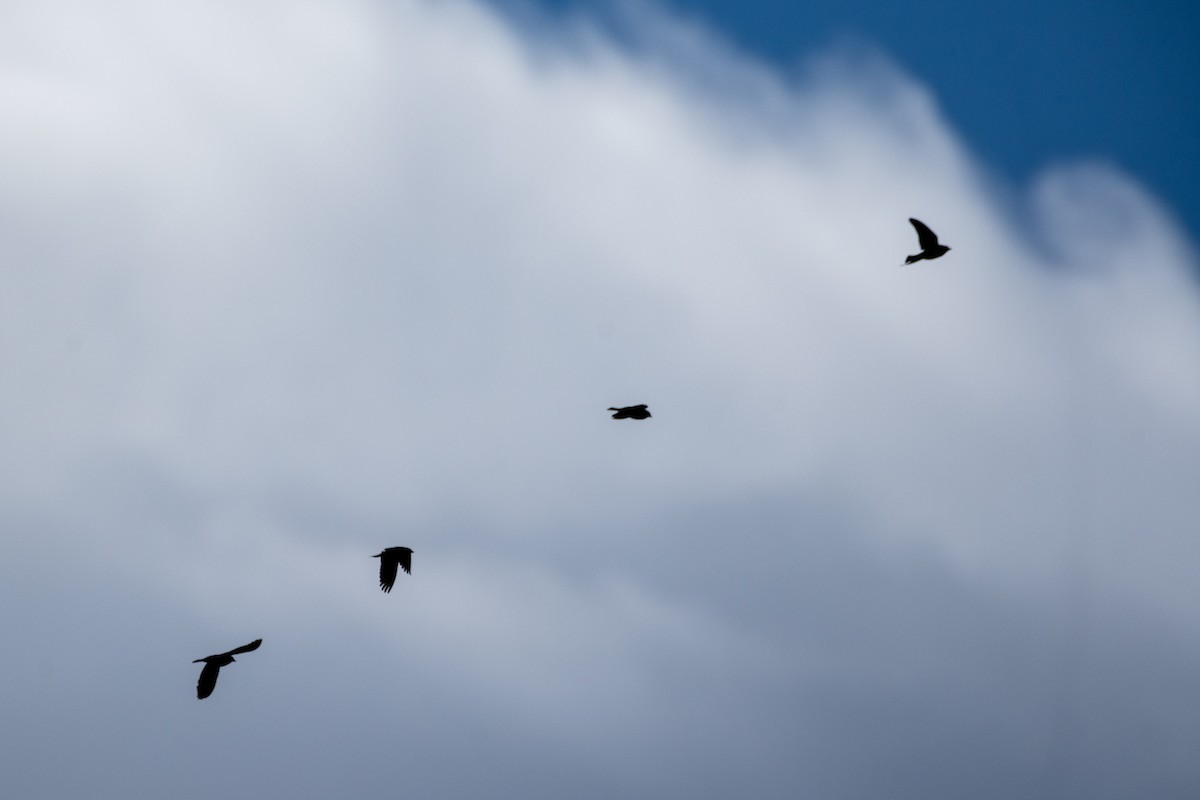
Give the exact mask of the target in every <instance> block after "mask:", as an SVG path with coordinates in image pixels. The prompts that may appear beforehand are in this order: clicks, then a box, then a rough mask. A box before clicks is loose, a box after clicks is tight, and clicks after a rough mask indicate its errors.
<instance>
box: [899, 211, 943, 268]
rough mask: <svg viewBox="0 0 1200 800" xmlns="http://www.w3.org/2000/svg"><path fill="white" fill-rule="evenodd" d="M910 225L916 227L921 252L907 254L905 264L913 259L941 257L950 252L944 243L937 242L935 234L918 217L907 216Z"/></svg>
mask: <svg viewBox="0 0 1200 800" xmlns="http://www.w3.org/2000/svg"><path fill="white" fill-rule="evenodd" d="M908 221H909V222H911V223H912V226H913V227H914V228H916V229H917V242H918V244H920V245H921V252H919V253H917V254H916V255H915V256H909V257H908V258H906V259H904V263H905V264H911V263H913V262H914V261H920V260H921V259H923V258H941V257H942V256H944V255H946V253H949V252H950V248H949V247H947V246H946V245H944V244H939V243H938V238H937V234H936V233H934V232H933V231H931V230H930V229H929V226H928V225H926V224H925V223H924V222H921V220H919V219H913V218H912V217H909V218H908Z"/></svg>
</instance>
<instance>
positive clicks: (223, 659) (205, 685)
mask: <svg viewBox="0 0 1200 800" xmlns="http://www.w3.org/2000/svg"><path fill="white" fill-rule="evenodd" d="M260 644H262V639H255V640H254V641H253V642H251V643H250V644H244V645H242V646H241V647H235V648H233V649H232V650H230V651H229V652H228V653H221V654H220V655H215V656H205V657H204V658H197V659H196V660H195V661H193V662H192V663H193V664H199V663H200V662H201V661H203V662H204V669H202V670H200V681H199V682H198V683H197V684H196V697H197V698H198V699H200V700H203V699H204V698H206V697H208V696H209V695H210V694H212V693H213V689H215V688H217V674H218V673H220V671H221V667H227V666H229V665H230V664H232V663H233V662H234V661H236V660H237V659H235V658H234V656H236V655H238V654H240V653H249V652H250V651H251V650H257V649H258V646H259V645H260Z"/></svg>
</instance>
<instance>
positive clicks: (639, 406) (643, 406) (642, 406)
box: [627, 403, 646, 411]
mask: <svg viewBox="0 0 1200 800" xmlns="http://www.w3.org/2000/svg"><path fill="white" fill-rule="evenodd" d="M639 408H640V409H641V410H642V411H645V410H646V404H645V403H639V404H638V405H636V406H630V407H629V408H628V409H627V410H629V411H634V410H636V409H639Z"/></svg>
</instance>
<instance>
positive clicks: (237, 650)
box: [225, 639, 262, 656]
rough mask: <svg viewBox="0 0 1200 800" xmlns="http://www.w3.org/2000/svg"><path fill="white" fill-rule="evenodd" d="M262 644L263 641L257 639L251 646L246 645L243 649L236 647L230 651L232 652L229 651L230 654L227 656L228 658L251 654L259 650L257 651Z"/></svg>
mask: <svg viewBox="0 0 1200 800" xmlns="http://www.w3.org/2000/svg"><path fill="white" fill-rule="evenodd" d="M260 644H262V639H255V640H254V641H253V642H251V643H250V644H244V645H242V646H241V647H235V648H233V649H232V650H230V651H229V652H228V653H226V654H225V655H227V656H236V655H237V654H238V653H249V652H250V651H251V650H257V649H258V646H259V645H260Z"/></svg>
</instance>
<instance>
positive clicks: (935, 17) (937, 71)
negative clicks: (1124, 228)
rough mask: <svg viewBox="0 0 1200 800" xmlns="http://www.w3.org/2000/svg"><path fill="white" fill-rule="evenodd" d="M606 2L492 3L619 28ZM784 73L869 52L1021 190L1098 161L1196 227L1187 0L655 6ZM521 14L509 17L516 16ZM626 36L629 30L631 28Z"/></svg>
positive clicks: (1199, 82)
mask: <svg viewBox="0 0 1200 800" xmlns="http://www.w3.org/2000/svg"><path fill="white" fill-rule="evenodd" d="M627 5H632V4H629V3H621V2H616V1H615V0H500V2H499V6H500V7H502V8H506V9H508V10H510V11H514V10H521V9H523V10H524V12H528V11H529V9H530V8H541V9H542V10H544V11H550V12H552V13H553V14H557V15H563V14H568V13H582V14H586V15H589V16H591V17H593V18H598V19H603V20H606V21H607V22H608V23H609V24H611V25H612V26H613V29H614V30H615V31H622V30H624V32H625V33H626V34H629V33H631V31H630V30H629V29H628V27H627V26H625V24H624V23H623V22H622V21H621V20H622V14H621V11H620V9H621V8H622V7H623V6H627ZM661 5H662V6H663V7H665V8H669V9H671V10H672V11H673V12H674V13H677V14H679V15H680V16H682V17H685V18H688V19H692V20H695V21H698V22H701V23H702V24H704V25H707V26H710V27H711V28H713V29H714V30H716V31H719V32H720V35H721V36H723V37H725V38H727V39H728V40H730V41H732V42H734V43H736V45H737V46H738V47H741V48H743V49H744V50H746V51H747V52H748V53H751V54H753V56H754V57H756V58H760V59H763V60H765V61H767V62H769V63H771V64H772V65H774V66H775V67H776V68H778V69H780V70H782V71H784V72H788V71H791V70H794V69H796V67H797V65H798V64H802V63H803V62H804V61H805V59H806V58H808V57H810V56H811V55H813V54H814V53H815V52H820V51H822V50H823V49H826V48H828V47H830V46H832V45H837V44H839V43H846V42H851V43H855V44H858V45H866V46H871V47H876V48H879V49H880V50H881V51H882V52H884V53H885V54H887V56H888V57H890V58H892V59H894V60H895V61H896V62H897V63H898V64H899V65H900V66H901V67H902V68H903V69H905V70H908V71H909V72H911V73H912V74H913V76H914V77H915V78H917V79H918V80H920V81H923V82H925V83H928V84H929V85H930V86H931V87H932V88H933V90H934V91H935V92H936V94H937V98H938V102H939V103H940V104H941V106H942V108H943V110H944V112H945V114H946V115H947V118H948V119H949V121H950V123H951V124H952V125H954V126H955V127H956V128H958V129H959V130H960V131H961V132H962V135H963V136H964V137H966V138H967V140H968V141H970V143H971V145H972V147H973V148H975V149H976V151H977V152H978V153H979V154H980V156H981V157H982V158H984V159H985V160H986V162H987V164H988V165H989V166H991V167H992V168H993V169H995V170H997V171H998V172H999V173H1000V174H1002V175H1004V176H1005V177H1007V178H1008V179H1009V180H1011V181H1013V182H1014V183H1016V184H1017V185H1024V184H1025V183H1026V182H1027V181H1028V180H1029V179H1030V178H1031V176H1033V175H1034V174H1035V173H1036V172H1037V171H1039V170H1041V169H1042V168H1043V167H1045V166H1046V165H1047V164H1050V163H1054V162H1058V161H1062V160H1073V159H1080V158H1082V159H1104V160H1108V161H1111V162H1112V163H1113V164H1115V165H1116V166H1118V167H1120V168H1121V169H1124V170H1127V171H1129V172H1130V173H1131V174H1132V175H1133V176H1135V177H1137V178H1138V179H1139V180H1141V181H1144V182H1145V183H1146V185H1147V186H1148V187H1149V188H1150V189H1151V190H1152V191H1153V192H1155V193H1156V194H1158V195H1159V196H1160V197H1161V198H1162V200H1163V201H1164V202H1165V203H1166V204H1167V205H1168V207H1170V208H1171V209H1172V210H1173V211H1174V212H1175V213H1177V214H1178V215H1179V217H1180V219H1181V221H1182V222H1183V223H1184V224H1185V225H1186V226H1187V227H1188V229H1189V231H1190V232H1191V234H1192V236H1193V237H1196V236H1197V235H1200V159H1198V158H1196V157H1195V153H1194V151H1195V140H1196V134H1197V131H1200V50H1198V49H1197V48H1196V46H1195V43H1196V41H1197V40H1198V39H1200V15H1197V14H1196V13H1195V9H1194V8H1193V7H1192V6H1191V5H1190V4H1187V3H1181V2H1154V3H1132V2H1123V1H1121V0H1102V1H1101V2H1095V3H1091V2H1081V0H1046V2H1028V1H1027V0H1021V1H1020V2H1013V3H979V2H965V3H964V2H953V1H952V0H928V2H920V3H894V2H879V1H878V0H848V1H847V2H839V3H803V2H793V1H792V0H666V2H664V3H662V4H661ZM517 16H518V17H520V13H518V14H517ZM632 33H633V35H634V36H636V31H632Z"/></svg>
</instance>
